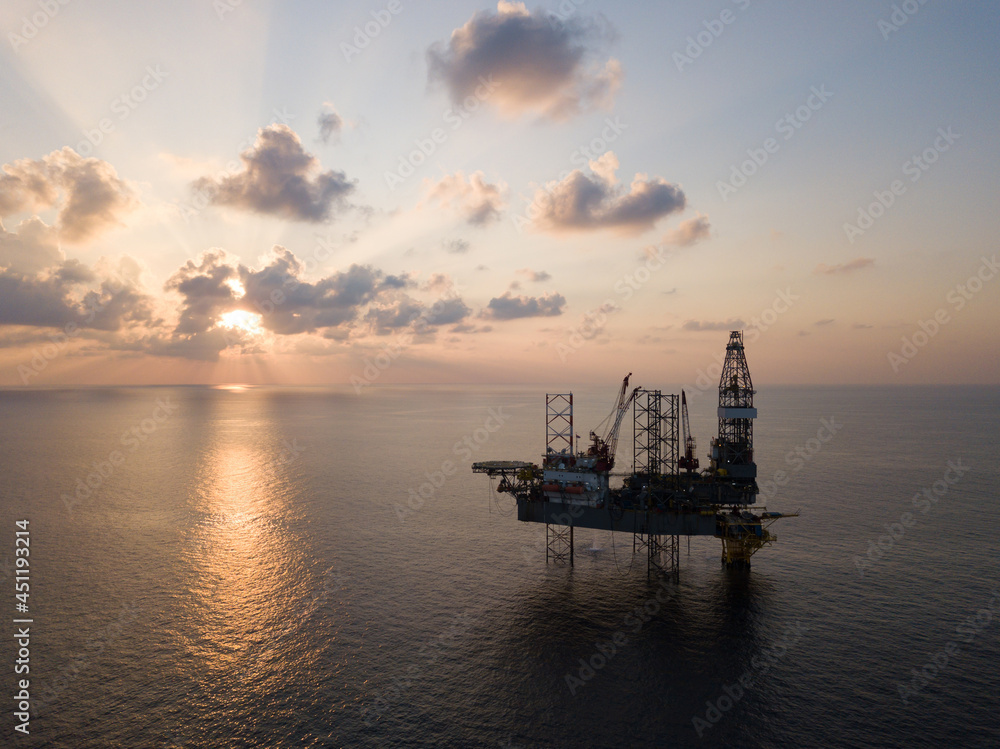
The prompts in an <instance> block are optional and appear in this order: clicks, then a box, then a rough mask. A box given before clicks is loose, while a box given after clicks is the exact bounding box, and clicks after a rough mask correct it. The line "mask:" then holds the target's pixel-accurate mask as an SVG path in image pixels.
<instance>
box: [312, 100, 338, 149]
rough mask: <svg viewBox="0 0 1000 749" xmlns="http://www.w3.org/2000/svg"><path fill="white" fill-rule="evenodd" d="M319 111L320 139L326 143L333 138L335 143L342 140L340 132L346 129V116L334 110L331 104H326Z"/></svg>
mask: <svg viewBox="0 0 1000 749" xmlns="http://www.w3.org/2000/svg"><path fill="white" fill-rule="evenodd" d="M326 107H327V109H324V110H323V111H322V112H320V113H319V117H318V118H317V124H318V125H319V139H320V140H321V141H323V142H324V143H329V142H330V140H331V139H332V140H333V142H334V143H336V142H337V141H338V140H340V133H341V131H342V130H343V129H344V118H343V117H341V116H340V115H339V114H337V113H336V112H335V111H333V107H332V106H331V105H330V104H327V105H326Z"/></svg>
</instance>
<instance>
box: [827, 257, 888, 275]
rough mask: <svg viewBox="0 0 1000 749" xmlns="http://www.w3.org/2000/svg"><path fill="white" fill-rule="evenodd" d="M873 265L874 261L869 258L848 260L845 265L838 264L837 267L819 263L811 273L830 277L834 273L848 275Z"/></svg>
mask: <svg viewBox="0 0 1000 749" xmlns="http://www.w3.org/2000/svg"><path fill="white" fill-rule="evenodd" d="M873 265H875V259H874V258H870V257H857V258H854V260H849V261H848V262H846V263H838V264H837V265H826V264H824V263H820V264H819V265H817V266H816V269H815V270H814V271H813V273H815V274H817V275H821V276H823V275H825V276H830V275H833V274H835V273H850V272H851V271H856V270H861V269H863V268H871V267H872V266H873Z"/></svg>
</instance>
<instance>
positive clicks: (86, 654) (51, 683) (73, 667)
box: [31, 601, 141, 718]
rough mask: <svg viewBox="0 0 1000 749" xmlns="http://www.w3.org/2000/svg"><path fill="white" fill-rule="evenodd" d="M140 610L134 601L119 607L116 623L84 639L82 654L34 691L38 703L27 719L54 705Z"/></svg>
mask: <svg viewBox="0 0 1000 749" xmlns="http://www.w3.org/2000/svg"><path fill="white" fill-rule="evenodd" d="M140 613H141V609H140V608H139V607H138V605H137V604H136V602H135V601H131V602H129V603H127V604H122V608H121V611H120V612H119V613H118V618H117V620H115V621H113V622H111V623H110V624H107V625H105V626H104V627H101V628H100V629H99V630H98V631H97V632H96V633H95V634H93V635H91V636H90V637H88V638H87V641H86V642H85V643H84V646H85V650H84V651H83V652H82V653H73V654H71V655H70V661H69V662H68V663H65V664H63V665H62V666H61V667H60V668H59V675H58V676H55V677H51V678H50V679H48V680H46V681H43V682H41V685H40V687H39V689H38V692H37V693H38V695H39V699H36V700H33V704H32V706H31V715H32V717H34V718H38V717H39V715H41V714H42V713H44V712H45V711H46V710H47V709H48V708H49V707H50V706H52V704H53V703H55V702H57V701H58V700H59V698H60V697H61V695H62V693H63V692H64V691H66V689H67V688H69V685H70V683H71V682H74V681H76V679H77V677H78V676H79V675H80V673H81V672H83V671H86V670H87V669H88V668H90V666H91V664H92V663H93V659H94V658H97V657H98V656H100V655H101V653H103V652H104V650H105V648H107V647H108V646H109V645H111V644H112V643H113V642H114V641H115V640H117V639H118V637H119V636H120V635H121V633H122V631H123V630H124V629H125V627H126V625H129V624H132V623H133V622H135V621H136V619H138V618H139V614H140Z"/></svg>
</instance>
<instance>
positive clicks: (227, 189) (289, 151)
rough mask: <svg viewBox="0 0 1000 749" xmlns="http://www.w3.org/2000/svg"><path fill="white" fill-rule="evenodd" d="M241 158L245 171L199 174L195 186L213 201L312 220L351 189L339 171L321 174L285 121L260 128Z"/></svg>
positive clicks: (322, 218) (323, 216) (327, 211)
mask: <svg viewBox="0 0 1000 749" xmlns="http://www.w3.org/2000/svg"><path fill="white" fill-rule="evenodd" d="M240 159H242V161H243V165H244V169H243V171H241V172H239V173H238V174H233V175H230V176H226V177H223V178H222V179H220V180H215V179H212V178H211V177H202V178H201V179H199V180H197V181H195V182H194V184H193V188H194V189H195V190H197V191H199V192H202V191H203V192H205V193H206V194H207V195H209V196H210V201H211V202H212V203H214V204H216V205H225V206H231V207H234V208H241V209H243V210H247V211H252V212H255V213H263V214H268V215H273V216H280V217H281V218H286V219H291V220H294V221H312V222H321V221H326V220H327V219H328V218H330V216H331V215H332V213H333V209H334V207H335V206H338V205H340V204H341V203H342V202H343V200H344V198H345V197H346V196H347V195H349V194H350V193H351V192H352V191H353V190H354V182H352V181H350V180H348V179H347V176H346V175H345V174H344V173H343V172H335V171H332V170H331V171H327V172H320V171H319V169H320V166H319V160H318V159H317V158H316V157H315V156H313V155H312V154H309V153H306V151H305V150H304V149H303V148H302V142H301V141H300V140H299V136H298V135H296V134H295V132H294V131H293V130H292V129H291V128H290V127H288V126H287V125H281V124H277V125H270V126H268V127H265V128H262V129H261V130H259V131H258V133H257V140H256V142H255V143H254V145H253V147H252V148H250V149H248V150H246V151H244V152H243V153H242V154H240Z"/></svg>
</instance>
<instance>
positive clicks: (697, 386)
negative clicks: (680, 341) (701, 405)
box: [684, 286, 800, 396]
mask: <svg viewBox="0 0 1000 749" xmlns="http://www.w3.org/2000/svg"><path fill="white" fill-rule="evenodd" d="M799 298H800V297H799V295H798V294H794V293H792V287H791V286H789V287H787V288H785V289H775V290H774V299H772V300H771V303H770V304H769V305H768V306H766V307H765V308H764V309H762V310H761V311H760V312H759V313H757V314H756V315H754V316H753V317H751V318H750V323H749V324H748V325H747V327H746V328H745V332H746V336H745V338H744V340H745V343H747V344H752V343H755V342H756V341H757V340H758V339H759V338H760V337H761V335H763V334H764V333H766V332H767V331H768V330H770V329H771V327H772V326H773V325H774V324H775V323H776V322H778V318H779V317H781V316H782V315H783V314H785V313H786V312H788V310H790V309H791V308H792V307H793V306H794V305H795V302H797V301H798V300H799ZM714 358H715V362H714V363H712V364H709V365H708V366H707V367H705V368H703V369H699V370H698V371H697V372H696V373H695V381H694V386H693V387H692V386H690V385H685V386H684V390H685V392H687V393H688V394H689V395H692V396H694V395H699V394H700V393H704V392H705V391H707V390H711V389H713V388H716V387H718V385H719V377H721V376H722V365H723V363H724V362H725V359H726V356H725V354H723V353H722V352H718V351H717V352H716V353H715V354H714Z"/></svg>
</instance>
